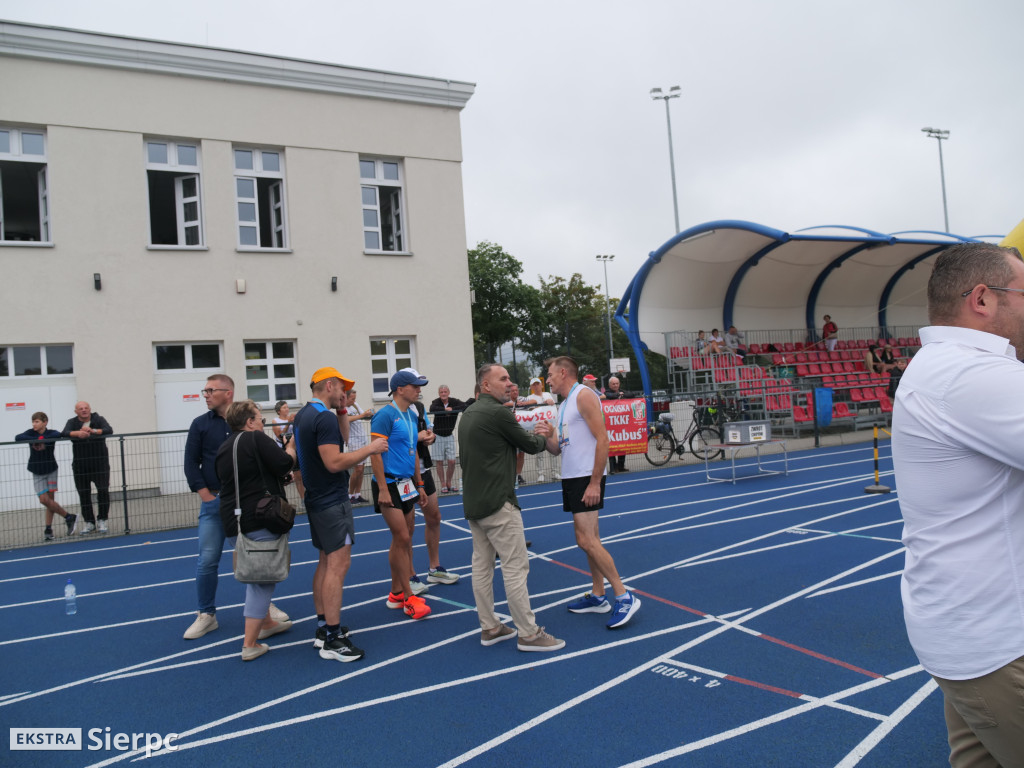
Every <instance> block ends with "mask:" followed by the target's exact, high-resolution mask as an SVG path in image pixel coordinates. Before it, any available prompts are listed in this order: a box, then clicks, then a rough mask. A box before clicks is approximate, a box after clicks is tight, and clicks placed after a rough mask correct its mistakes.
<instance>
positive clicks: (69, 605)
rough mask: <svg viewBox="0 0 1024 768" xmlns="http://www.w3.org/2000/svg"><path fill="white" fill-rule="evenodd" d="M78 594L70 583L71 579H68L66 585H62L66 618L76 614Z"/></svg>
mask: <svg viewBox="0 0 1024 768" xmlns="http://www.w3.org/2000/svg"><path fill="white" fill-rule="evenodd" d="M77 595H78V593H77V592H76V591H75V585H74V584H72V583H71V579H68V583H67V584H65V585H64V612H65V613H66V614H67V615H68V616H73V615H75V614H76V613H78V597H77Z"/></svg>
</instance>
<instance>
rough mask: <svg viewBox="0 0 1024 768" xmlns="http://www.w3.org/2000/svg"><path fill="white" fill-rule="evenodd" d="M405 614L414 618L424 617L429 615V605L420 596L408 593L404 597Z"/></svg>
mask: <svg viewBox="0 0 1024 768" xmlns="http://www.w3.org/2000/svg"><path fill="white" fill-rule="evenodd" d="M405 615H406V616H411V617H412V618H414V619H425V618H427V616H429V615H430V606H429V605H427V601H426V600H424V599H423V598H422V597H416V595H410V596H409V597H407V598H405Z"/></svg>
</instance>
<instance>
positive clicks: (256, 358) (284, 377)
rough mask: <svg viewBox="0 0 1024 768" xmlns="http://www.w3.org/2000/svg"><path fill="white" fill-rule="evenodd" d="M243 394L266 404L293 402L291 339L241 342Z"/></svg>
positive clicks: (292, 347) (294, 379)
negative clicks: (243, 377)
mask: <svg viewBox="0 0 1024 768" xmlns="http://www.w3.org/2000/svg"><path fill="white" fill-rule="evenodd" d="M245 387H246V397H248V398H249V399H250V400H255V401H256V402H257V403H259V404H260V405H261V406H262V407H264V408H266V407H269V406H271V405H273V404H274V403H276V402H277V401H278V400H287V401H288V402H291V403H294V402H297V394H298V387H297V386H296V378H295V342H294V341H247V342H245Z"/></svg>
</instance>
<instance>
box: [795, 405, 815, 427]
mask: <svg viewBox="0 0 1024 768" xmlns="http://www.w3.org/2000/svg"><path fill="white" fill-rule="evenodd" d="M793 421H795V422H799V423H806V422H808V421H814V419H813V417H812V416H811V415H810V414H809V413H808V412H807V411H806V409H804V408H803V407H801V406H799V405H794V406H793Z"/></svg>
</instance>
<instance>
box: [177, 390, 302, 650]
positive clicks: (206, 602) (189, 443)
mask: <svg viewBox="0 0 1024 768" xmlns="http://www.w3.org/2000/svg"><path fill="white" fill-rule="evenodd" d="M202 395H203V398H204V399H205V400H206V407H207V409H208V410H207V412H206V413H204V414H203V415H202V416H196V417H195V419H193V420H192V425H191V426H190V427H189V428H188V438H187V439H186V440H185V477H186V479H187V480H188V487H189V489H190V490H192V491H194V492H195V493H196V494H197V495H198V496H199V528H198V533H199V561H198V563H197V564H196V602H197V605H196V608H197V613H196V620H195V621H194V622H192V625H191V626H190V627H189V628H188V629H187V630H185V639H186V640H196V639H198V638H200V637H202V636H203V635H205V634H206V633H207V632H212V631H213V630H215V629H217V627H218V624H217V570H218V567H219V566H220V557H221V554H222V553H223V551H224V526H223V525H222V524H221V520H220V480H219V479H218V477H217V468H216V467H215V466H214V460H215V459H216V457H217V450H218V449H219V448H220V446H221V443H223V442H224V441H225V440H226V439H227V438H228V436H229V435H230V434H231V428H230V427H229V426H228V423H227V421H225V420H224V414H225V413H226V412H227V410H228V406H229V405H231V403H232V401H234V399H235V382H234V381H233V380H232V379H231V377H230V376H226V375H224V374H223V373H216V374H214V375H213V376H210V377H209V378H207V380H206V388H205V389H204V390H203V391H202ZM270 617H271V618H272V619H273V620H274V621H282V622H283V621H288V615H287V614H286V613H284V611H281V610H279V609H278V608H277V607H276V606H274V604H273V603H271V605H270Z"/></svg>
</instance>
